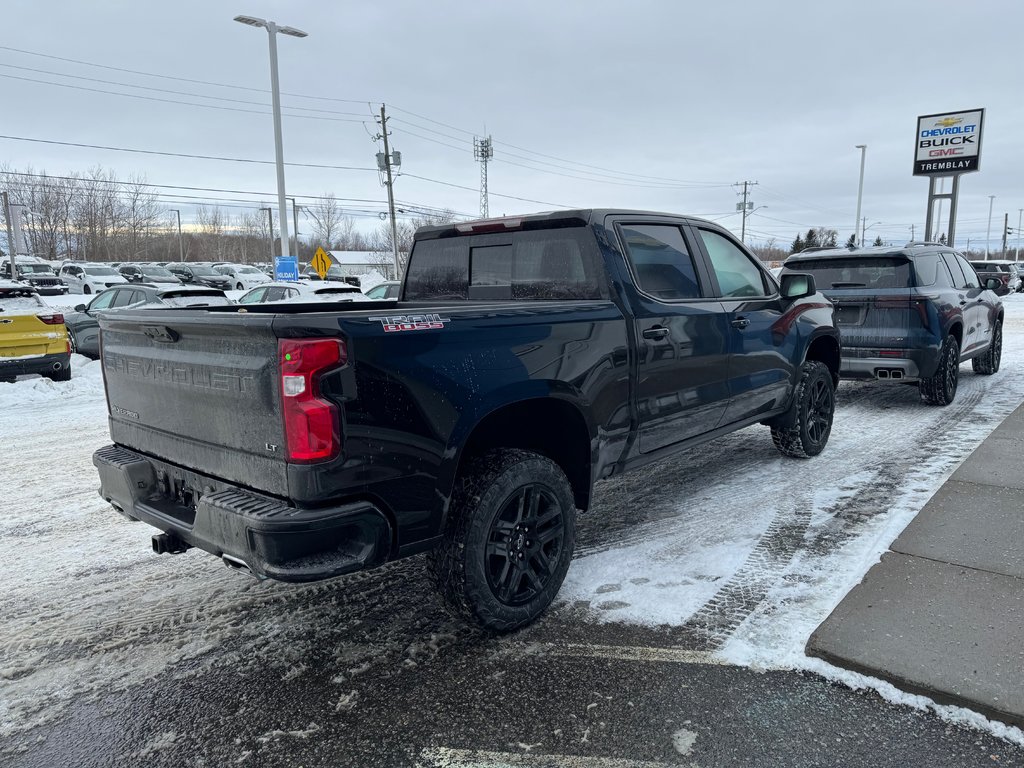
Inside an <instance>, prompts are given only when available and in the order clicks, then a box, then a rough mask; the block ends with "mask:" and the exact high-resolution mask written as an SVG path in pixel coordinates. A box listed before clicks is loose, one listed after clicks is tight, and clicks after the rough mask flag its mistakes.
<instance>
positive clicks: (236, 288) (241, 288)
mask: <svg viewBox="0 0 1024 768" xmlns="http://www.w3.org/2000/svg"><path fill="white" fill-rule="evenodd" d="M235 290H236V291H244V290H245V286H244V285H242V284H241V283H235Z"/></svg>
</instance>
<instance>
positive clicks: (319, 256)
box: [310, 248, 334, 280]
mask: <svg viewBox="0 0 1024 768" xmlns="http://www.w3.org/2000/svg"><path fill="white" fill-rule="evenodd" d="M333 263H334V262H333V261H331V257H330V256H328V255H327V251H325V250H324V249H323V248H317V249H316V253H315V254H314V255H313V261H311V262H310V264H312V265H313V269H315V270H316V273H317V274H318V275H320V279H321V280H326V279H327V270H328V269H330V268H331V265H332V264H333Z"/></svg>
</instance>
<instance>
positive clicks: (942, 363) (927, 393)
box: [920, 336, 960, 405]
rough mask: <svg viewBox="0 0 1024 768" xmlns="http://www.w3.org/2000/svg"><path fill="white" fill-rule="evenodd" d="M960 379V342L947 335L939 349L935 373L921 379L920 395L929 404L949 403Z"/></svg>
mask: <svg viewBox="0 0 1024 768" xmlns="http://www.w3.org/2000/svg"><path fill="white" fill-rule="evenodd" d="M959 381H960V344H959V342H957V340H956V337H954V336H947V337H946V339H945V341H943V342H942V347H941V349H940V350H939V367H938V369H937V370H936V371H935V374H934V375H933V376H931V377H930V378H927V379H921V383H920V390H921V397H922V398H924V401H925V402H926V403H928V404H929V405H949V404H950V403H952V402H953V400H954V399H955V398H956V390H957V385H958V384H959Z"/></svg>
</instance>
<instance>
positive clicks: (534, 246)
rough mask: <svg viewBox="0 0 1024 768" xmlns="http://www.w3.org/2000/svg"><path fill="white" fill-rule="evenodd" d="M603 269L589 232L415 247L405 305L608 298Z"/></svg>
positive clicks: (448, 240) (461, 239) (481, 237)
mask: <svg viewBox="0 0 1024 768" xmlns="http://www.w3.org/2000/svg"><path fill="white" fill-rule="evenodd" d="M603 267H604V265H603V263H602V262H601V260H600V256H599V254H598V252H597V245H596V243H595V242H594V237H593V234H592V233H591V231H590V230H589V229H588V228H585V227H559V228H554V229H540V230H527V231H517V232H507V233H505V232H502V233H494V234H478V235H460V236H456V237H443V238H438V239H425V240H418V241H416V243H415V245H414V247H413V251H412V254H411V256H410V259H409V267H408V271H407V275H406V280H405V300H406V301H422V300H451V299H455V300H468V301H480V300H492V301H507V300H519V301H565V300H585V299H602V298H606V297H607V289H606V280H605V278H604V273H603Z"/></svg>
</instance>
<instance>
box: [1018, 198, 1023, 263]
mask: <svg viewBox="0 0 1024 768" xmlns="http://www.w3.org/2000/svg"><path fill="white" fill-rule="evenodd" d="M1022 217H1024V208H1018V209H1017V255H1016V260H1017V261H1020V224H1021V218H1022Z"/></svg>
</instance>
